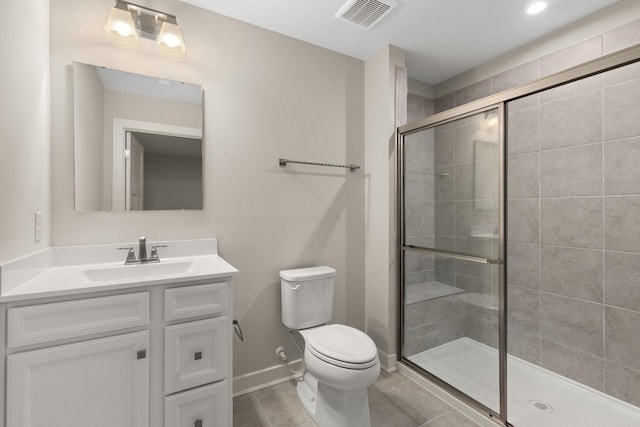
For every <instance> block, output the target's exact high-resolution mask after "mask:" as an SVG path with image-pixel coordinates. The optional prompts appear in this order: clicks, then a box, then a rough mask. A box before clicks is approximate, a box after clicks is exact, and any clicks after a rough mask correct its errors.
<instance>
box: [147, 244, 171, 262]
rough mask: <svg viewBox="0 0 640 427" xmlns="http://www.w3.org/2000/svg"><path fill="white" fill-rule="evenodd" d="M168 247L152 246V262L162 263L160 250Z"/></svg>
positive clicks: (150, 257) (150, 258)
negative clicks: (159, 254)
mask: <svg viewBox="0 0 640 427" xmlns="http://www.w3.org/2000/svg"><path fill="white" fill-rule="evenodd" d="M166 247H167V245H153V246H151V255H150V256H149V261H150V262H160V257H159V256H158V248H166Z"/></svg>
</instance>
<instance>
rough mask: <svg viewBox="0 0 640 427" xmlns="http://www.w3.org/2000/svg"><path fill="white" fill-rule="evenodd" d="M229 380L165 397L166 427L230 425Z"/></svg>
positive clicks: (220, 426)
mask: <svg viewBox="0 0 640 427" xmlns="http://www.w3.org/2000/svg"><path fill="white" fill-rule="evenodd" d="M228 388H229V384H228V381H227V380H224V381H221V382H219V383H216V384H212V385H208V386H205V387H200V388H197V389H195V390H189V391H185V392H184V393H179V394H175V395H173V396H169V397H167V398H165V405H164V414H165V415H164V427H226V426H228V425H229V417H228V415H227V414H228V412H229V402H228V401H227V399H228V396H229V390H228Z"/></svg>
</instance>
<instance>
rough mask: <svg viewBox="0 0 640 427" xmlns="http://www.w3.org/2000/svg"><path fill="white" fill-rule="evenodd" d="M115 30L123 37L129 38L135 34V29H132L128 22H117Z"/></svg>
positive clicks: (114, 26) (114, 25)
mask: <svg viewBox="0 0 640 427" xmlns="http://www.w3.org/2000/svg"><path fill="white" fill-rule="evenodd" d="M113 29H114V30H115V31H116V32H117V33H118V34H120V35H121V36H122V37H127V36H130V35H131V34H133V28H131V25H129V24H127V23H126V22H122V21H120V22H115V23H114V24H113Z"/></svg>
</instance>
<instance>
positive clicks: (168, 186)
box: [73, 62, 203, 211]
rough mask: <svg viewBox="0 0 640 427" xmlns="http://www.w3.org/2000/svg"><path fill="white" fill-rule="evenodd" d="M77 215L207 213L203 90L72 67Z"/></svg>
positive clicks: (102, 69) (122, 73) (86, 66)
mask: <svg viewBox="0 0 640 427" xmlns="http://www.w3.org/2000/svg"><path fill="white" fill-rule="evenodd" d="M73 89H74V96H73V101H74V157H75V158H74V160H75V164H74V166H75V178H74V179H75V208H76V211H133V210H177V209H179V210H187V209H202V200H203V185H202V177H203V174H202V148H203V144H202V141H203V140H202V117H203V116H202V88H201V87H200V86H198V85H194V84H190V83H183V82H178V81H173V80H166V79H162V78H157V77H149V76H143V75H139V74H133V73H128V72H125V71H119V70H113V69H109V68H105V67H100V66H95V65H89V64H82V63H78V62H74V64H73Z"/></svg>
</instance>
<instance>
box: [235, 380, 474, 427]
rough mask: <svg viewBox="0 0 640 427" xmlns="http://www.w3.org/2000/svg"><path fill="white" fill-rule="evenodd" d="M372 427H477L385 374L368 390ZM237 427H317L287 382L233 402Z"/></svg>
mask: <svg viewBox="0 0 640 427" xmlns="http://www.w3.org/2000/svg"><path fill="white" fill-rule="evenodd" d="M369 406H370V408H371V426H372V427H477V426H478V425H477V424H476V423H474V422H473V421H471V420H470V419H468V418H467V417H465V416H464V415H462V414H461V413H460V412H458V411H456V410H455V409H453V408H452V407H451V406H449V405H447V404H446V403H444V402H443V401H442V400H440V399H439V398H438V397H436V396H434V395H433V394H431V393H430V392H428V391H426V390H425V389H423V388H422V387H420V386H418V385H417V384H415V383H414V382H413V381H411V380H410V379H408V378H407V377H405V376H404V375H402V374H400V373H398V372H394V373H391V374H386V373H384V372H382V373H381V374H380V378H378V380H377V381H376V382H375V383H374V384H373V385H371V386H370V387H369ZM233 425H234V427H314V426H315V423H314V422H313V420H312V419H311V417H310V416H309V415H308V414H307V412H306V411H305V409H304V408H303V407H302V404H301V403H300V402H299V400H298V396H297V395H296V383H295V382H294V381H287V382H284V383H281V384H277V385H274V386H271V387H268V388H265V389H262V390H259V391H256V392H253V393H250V394H246V395H243V396H238V397H236V398H235V399H234V400H233Z"/></svg>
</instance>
